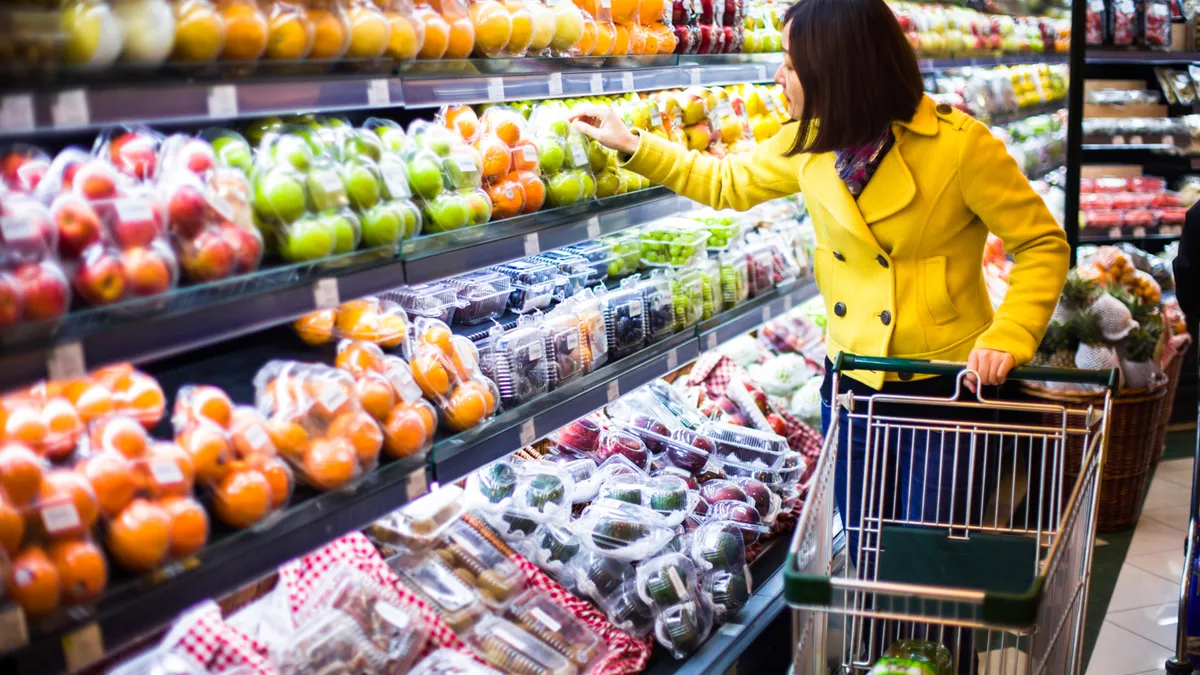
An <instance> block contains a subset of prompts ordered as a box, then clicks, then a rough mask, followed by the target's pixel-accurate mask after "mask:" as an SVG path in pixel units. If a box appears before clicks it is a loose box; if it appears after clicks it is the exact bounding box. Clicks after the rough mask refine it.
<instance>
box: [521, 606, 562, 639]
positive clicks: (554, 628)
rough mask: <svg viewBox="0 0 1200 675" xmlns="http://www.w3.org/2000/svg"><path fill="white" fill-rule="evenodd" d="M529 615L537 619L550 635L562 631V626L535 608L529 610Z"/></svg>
mask: <svg viewBox="0 0 1200 675" xmlns="http://www.w3.org/2000/svg"><path fill="white" fill-rule="evenodd" d="M529 614H530V615H532V616H533V618H535V619H537V620H538V622H539V623H541V624H542V625H543V626H545V627H546V628H549V629H550V631H551V632H552V633H557V632H559V631H561V630H562V624H561V623H559V622H557V621H555V620H554V619H553V618H551V617H550V615H549V614H547V613H545V612H543V611H542V610H541V609H539V608H537V607H533V608H530V610H529Z"/></svg>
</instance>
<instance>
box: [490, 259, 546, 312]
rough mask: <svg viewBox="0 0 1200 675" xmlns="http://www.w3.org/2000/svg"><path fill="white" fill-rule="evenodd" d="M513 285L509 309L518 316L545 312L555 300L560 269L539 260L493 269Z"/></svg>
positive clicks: (520, 261)
mask: <svg viewBox="0 0 1200 675" xmlns="http://www.w3.org/2000/svg"><path fill="white" fill-rule="evenodd" d="M493 269H494V270H495V271H497V272H500V273H501V274H503V275H505V276H507V277H508V278H509V281H510V282H511V283H512V293H510V294H509V297H508V307H509V309H511V310H512V311H514V312H516V313H518V314H528V313H529V312H532V311H534V310H543V309H546V308H548V307H549V306H550V303H551V302H553V300H554V292H555V289H556V288H557V287H558V285H559V284H558V277H559V271H558V267H557V266H556V265H554V264H552V263H548V262H542V261H538V260H514V261H512V262H510V263H506V264H504V265H498V266H496V267H495V268H493Z"/></svg>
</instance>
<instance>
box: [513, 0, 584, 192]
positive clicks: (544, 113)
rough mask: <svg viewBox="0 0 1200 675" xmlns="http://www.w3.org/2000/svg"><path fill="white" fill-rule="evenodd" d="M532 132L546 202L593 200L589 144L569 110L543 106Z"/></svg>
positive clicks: (560, 8) (564, 8)
mask: <svg viewBox="0 0 1200 675" xmlns="http://www.w3.org/2000/svg"><path fill="white" fill-rule="evenodd" d="M551 9H552V10H553V11H554V12H556V13H559V12H566V13H577V12H579V10H578V8H576V7H575V6H574V5H572V4H571V3H569V2H565V3H557V4H555V5H554V6H553V7H552V8H551ZM575 42H578V40H575ZM528 130H529V135H530V137H531V138H532V140H533V142H534V144H535V145H536V146H537V149H538V164H539V167H540V168H541V173H542V177H543V179H544V180H545V183H546V201H547V202H549V204H550V205H551V206H554V207H557V206H568V205H570V204H574V203H576V202H579V201H584V200H589V199H592V198H593V197H594V196H595V194H596V179H595V176H594V175H592V172H591V168H590V164H591V163H590V161H589V159H588V142H587V139H586V138H585V137H584V136H583V135H582V134H581V133H580V132H579V131H578V130H577V129H575V128H574V127H572V126H571V125H570V123H569V122H568V121H567V109H566V107H565V106H563V105H562V103H561V102H557V101H549V102H543V103H541V104H539V105H538V106H537V107H536V108H534V109H533V111H532V112H531V113H530V115H529V124H528Z"/></svg>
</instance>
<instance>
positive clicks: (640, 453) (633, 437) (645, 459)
mask: <svg viewBox="0 0 1200 675" xmlns="http://www.w3.org/2000/svg"><path fill="white" fill-rule="evenodd" d="M594 454H595V456H596V459H597V461H600V462H605V461H607V460H608V459H610V458H612V457H618V456H619V457H624V458H625V459H627V460H628V461H629V462H630V463H631V464H633V465H634V466H636V467H638V469H639V470H640V471H642V472H643V473H645V472H646V471H648V470H649V468H650V460H651V456H650V451H649V450H648V449H647V448H646V444H645V443H643V442H642V439H641V438H640V437H638V435H637V434H633V433H630V432H628V431H626V430H624V429H622V428H621V427H620V426H616V425H614V426H611V427H609V428H607V429H605V430H604V433H603V434H602V435H601V436H600V444H599V446H598V447H597V448H596V452H595V453H594Z"/></svg>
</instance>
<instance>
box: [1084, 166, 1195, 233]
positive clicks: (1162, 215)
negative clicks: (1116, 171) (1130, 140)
mask: <svg viewBox="0 0 1200 675" xmlns="http://www.w3.org/2000/svg"><path fill="white" fill-rule="evenodd" d="M1187 209H1188V205H1187V204H1185V203H1184V201H1183V199H1182V197H1181V195H1180V194H1179V193H1177V192H1174V191H1172V190H1168V189H1167V182H1166V180H1164V179H1162V178H1158V177H1155V176H1137V177H1133V178H1118V177H1104V178H1095V179H1084V180H1081V181H1080V195H1079V211H1080V218H1081V223H1082V225H1083V227H1084V228H1085V229H1088V228H1095V229H1103V230H1105V231H1111V230H1113V229H1118V230H1130V231H1132V230H1133V229H1136V228H1142V229H1144V228H1148V227H1167V228H1174V227H1181V226H1182V225H1183V221H1184V217H1185V216H1186V215H1187Z"/></svg>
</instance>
